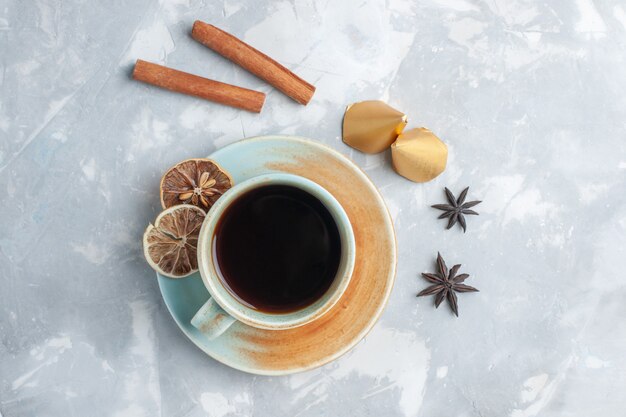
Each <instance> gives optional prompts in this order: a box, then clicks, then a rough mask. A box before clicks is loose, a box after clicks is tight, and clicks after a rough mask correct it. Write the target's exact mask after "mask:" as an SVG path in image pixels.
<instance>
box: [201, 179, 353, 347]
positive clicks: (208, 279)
mask: <svg viewBox="0 0 626 417" xmlns="http://www.w3.org/2000/svg"><path fill="white" fill-rule="evenodd" d="M267 185H289V186H292V187H296V188H299V189H301V190H303V191H306V192H308V193H309V194H311V195H312V196H314V197H316V198H317V199H318V200H319V201H321V202H322V204H324V206H325V207H326V208H327V209H328V211H329V212H330V214H331V215H332V217H333V220H334V221H335V223H336V225H337V228H338V230H339V235H340V238H341V260H340V262H339V268H338V270H337V275H336V276H335V279H334V281H333V283H332V285H331V287H330V288H329V289H328V291H326V293H325V294H324V295H323V296H322V297H320V299H318V300H317V301H315V302H314V303H313V304H311V305H309V306H307V307H305V308H303V309H300V310H297V311H294V312H289V313H282V314H275V313H265V312H262V311H259V310H255V309H253V308H252V307H250V306H247V305H244V304H242V303H241V302H240V301H239V300H238V299H237V298H236V297H235V296H234V295H233V294H231V292H230V291H229V290H228V289H227V288H225V287H224V285H223V284H222V281H221V278H220V277H219V272H218V271H217V268H216V267H215V262H214V251H213V236H214V233H215V227H216V226H217V223H218V220H219V219H220V217H221V215H222V214H223V213H224V211H225V210H226V208H228V206H229V205H230V204H231V203H232V202H233V201H235V200H236V199H237V198H238V197H239V196H241V195H242V194H244V193H246V192H248V191H250V190H252V189H255V188H258V187H263V186H267ZM355 255H356V244H355V240H354V232H353V231H352V225H351V224H350V219H349V218H348V215H347V214H346V212H345V211H344V209H343V207H341V205H340V204H339V202H338V201H337V200H336V199H335V198H334V197H333V196H332V194H330V193H329V192H328V191H326V190H325V189H324V188H322V187H321V186H320V185H318V184H316V183H315V182H313V181H311V180H308V179H306V178H304V177H300V176H297V175H293V174H284V173H273V174H265V175H260V176H258V177H254V178H251V179H249V180H246V181H244V182H242V183H240V184H237V185H235V186H234V187H232V188H231V189H230V190H228V191H227V192H226V193H224V195H223V196H222V197H220V199H219V200H217V201H216V203H215V204H214V205H213V207H211V209H210V210H209V212H208V214H207V216H206V219H205V220H204V223H203V224H202V228H201V230H200V234H199V236H198V268H199V270H200V275H201V277H202V281H203V282H204V285H205V287H206V288H207V290H208V291H209V293H210V295H211V298H210V299H209V300H207V302H206V303H205V304H204V305H203V306H202V307H201V308H200V310H198V312H197V313H196V314H195V315H194V317H193V318H192V319H191V324H192V325H193V326H194V327H196V328H198V329H199V330H200V331H202V332H203V333H204V334H205V335H206V336H207V337H208V338H209V339H213V338H216V337H218V336H219V335H221V334H222V333H224V332H225V331H226V330H227V329H228V328H229V327H230V326H231V325H232V324H233V323H234V322H235V321H237V320H238V321H241V322H242V323H245V324H247V325H249V326H252V327H257V328H260V329H268V330H284V329H290V328H294V327H298V326H302V325H304V324H307V323H310V322H312V321H314V320H316V319H317V318H319V317H321V316H322V315H324V314H325V313H327V312H328V311H329V310H330V309H331V308H332V307H333V306H334V305H335V304H336V303H337V301H339V299H340V298H341V296H342V294H343V293H344V291H345V290H346V288H347V287H348V284H349V283H350V278H351V277H352V272H353V270H354V262H355Z"/></svg>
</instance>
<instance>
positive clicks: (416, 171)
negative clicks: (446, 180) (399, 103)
mask: <svg viewBox="0 0 626 417" xmlns="http://www.w3.org/2000/svg"><path fill="white" fill-rule="evenodd" d="M391 159H392V162H393V168H394V169H395V170H396V172H397V173H398V174H400V175H402V176H403V177H406V178H408V179H410V180H411V181H415V182H426V181H430V180H432V179H433V178H435V177H436V176H437V175H439V174H441V173H442V172H443V170H444V169H446V162H447V160H448V147H447V146H446V144H445V143H443V142H442V141H441V139H439V138H438V137H437V136H435V135H434V133H433V132H431V131H430V130H428V129H426V128H425V127H418V128H416V129H411V130H408V131H406V132H404V133H402V134H401V135H400V136H398V139H397V140H396V141H395V142H394V143H393V145H391Z"/></svg>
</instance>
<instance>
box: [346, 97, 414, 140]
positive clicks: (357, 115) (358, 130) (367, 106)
mask: <svg viewBox="0 0 626 417" xmlns="http://www.w3.org/2000/svg"><path fill="white" fill-rule="evenodd" d="M406 123H407V119H406V115H405V114H404V113H402V112H400V111H398V110H396V109H394V108H393V107H391V106H389V105H388V104H386V103H385V102H383V101H380V100H369V101H361V102H360V103H354V104H351V105H349V106H348V108H347V109H346V114H345V115H344V117H343V141H344V142H345V143H347V144H348V145H350V146H352V147H353V148H356V149H358V150H359V151H361V152H365V153H379V152H382V151H384V150H385V149H387V148H389V146H391V144H392V143H393V142H394V141H395V140H396V138H397V137H398V135H399V134H400V133H402V130H404V127H405V126H406Z"/></svg>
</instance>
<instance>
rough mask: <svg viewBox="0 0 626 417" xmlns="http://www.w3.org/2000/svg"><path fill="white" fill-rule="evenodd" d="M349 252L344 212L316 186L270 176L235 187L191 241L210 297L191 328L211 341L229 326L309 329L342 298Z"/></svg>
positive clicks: (288, 176) (349, 272) (290, 177)
mask: <svg viewBox="0 0 626 417" xmlns="http://www.w3.org/2000/svg"><path fill="white" fill-rule="evenodd" d="M355 253H356V245H355V241H354V233H353V231H352V225H351V224H350V220H349V219H348V216H347V214H346V212H345V211H344V209H343V207H341V205H340V204H339V202H337V200H336V199H335V198H334V197H333V196H332V195H331V194H330V193H329V192H328V191H327V190H325V189H324V188H323V187H321V186H320V185H318V184H316V183H315V182H313V181H310V180H308V179H306V178H303V177H300V176H297V175H292V174H285V173H272V174H265V175H261V176H258V177H254V178H251V179H249V180H247V181H244V182H242V183H240V184H237V185H235V186H234V187H232V188H231V189H230V190H228V191H227V192H226V193H224V195H223V196H222V197H220V198H219V200H217V202H216V203H215V204H214V205H213V207H211V209H210V210H209V212H208V214H207V216H206V219H205V220H204V223H203V225H202V229H201V230H200V235H199V236H198V268H199V270H200V275H201V276H202V280H203V282H204V285H205V286H206V288H207V290H208V291H209V294H210V296H211V298H210V299H209V300H207V302H206V303H205V304H204V305H203V306H202V307H201V308H200V310H198V312H197V313H196V314H195V315H194V317H193V318H192V320H191V324H192V325H193V326H194V327H196V328H197V329H199V330H200V331H201V332H203V333H204V334H205V335H206V336H207V337H208V338H209V339H213V338H216V337H218V336H219V335H221V334H222V333H224V332H225V331H226V330H227V329H228V328H229V327H230V326H231V325H232V324H233V323H234V322H235V321H241V322H242V323H245V324H247V325H249V326H253V327H257V328H261V329H269V330H282V329H289V328H293V327H298V326H302V325H304V324H307V323H310V322H311V321H313V320H316V319H317V318H319V317H321V316H322V315H324V314H325V313H327V312H328V311H329V310H330V309H331V308H332V307H333V306H334V305H335V304H336V303H337V301H338V300H339V299H340V298H341V296H342V294H343V293H344V291H345V290H346V288H347V287H348V284H349V282H350V278H351V276H352V271H353V269H354V260H355Z"/></svg>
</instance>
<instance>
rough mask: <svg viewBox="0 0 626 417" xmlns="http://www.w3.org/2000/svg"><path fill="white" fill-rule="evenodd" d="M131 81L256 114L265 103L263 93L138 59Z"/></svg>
mask: <svg viewBox="0 0 626 417" xmlns="http://www.w3.org/2000/svg"><path fill="white" fill-rule="evenodd" d="M133 78H134V79H135V80H139V81H143V82H145V83H148V84H152V85H156V86H157V87H162V88H166V89H168V90H171V91H176V92H178V93H183V94H188V95H191V96H196V97H200V98H203V99H205V100H210V101H215V102H217V103H221V104H225V105H227V106H232V107H237V108H239V109H243V110H248V111H251V112H256V113H259V112H260V111H261V108H262V107H263V103H264V102H265V94H264V93H261V92H258V91H254V90H248V89H247V88H241V87H237V86H234V85H230V84H225V83H221V82H219V81H213V80H209V79H208V78H203V77H199V76H197V75H193V74H189V73H186V72H182V71H178V70H175V69H172V68H167V67H164V66H162V65H158V64H153V63H151V62H146V61H142V60H141V59H138V60H137V63H136V64H135V69H134V70H133Z"/></svg>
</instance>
